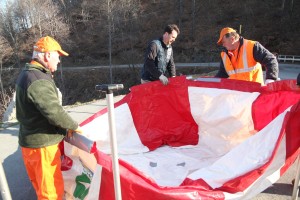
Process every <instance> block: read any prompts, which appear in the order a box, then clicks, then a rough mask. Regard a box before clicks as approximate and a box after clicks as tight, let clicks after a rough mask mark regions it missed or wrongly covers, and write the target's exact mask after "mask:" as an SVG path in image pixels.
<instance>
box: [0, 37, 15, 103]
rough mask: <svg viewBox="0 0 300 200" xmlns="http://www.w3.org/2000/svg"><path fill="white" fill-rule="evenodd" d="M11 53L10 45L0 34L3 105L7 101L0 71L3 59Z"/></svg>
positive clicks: (0, 86)
mask: <svg viewBox="0 0 300 200" xmlns="http://www.w3.org/2000/svg"><path fill="white" fill-rule="evenodd" d="M12 54H13V50H12V48H11V47H10V45H9V43H8V41H7V40H6V39H5V38H4V37H2V36H0V90H1V96H0V98H1V100H2V101H1V102H2V104H3V105H6V104H7V102H5V100H6V98H5V90H4V88H3V81H2V73H3V60H4V59H5V58H6V59H9V57H10V56H11V55H12Z"/></svg>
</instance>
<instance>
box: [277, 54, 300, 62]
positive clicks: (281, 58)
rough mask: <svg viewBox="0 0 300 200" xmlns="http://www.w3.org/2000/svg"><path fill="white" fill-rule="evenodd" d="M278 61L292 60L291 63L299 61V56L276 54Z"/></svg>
mask: <svg viewBox="0 0 300 200" xmlns="http://www.w3.org/2000/svg"><path fill="white" fill-rule="evenodd" d="M278 61H283V62H286V61H292V63H294V62H297V61H299V62H300V56H295V55H278Z"/></svg>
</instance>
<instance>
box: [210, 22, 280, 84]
mask: <svg viewBox="0 0 300 200" xmlns="http://www.w3.org/2000/svg"><path fill="white" fill-rule="evenodd" d="M217 44H218V45H222V46H223V47H224V48H225V51H223V52H221V58H222V61H221V63H220V68H219V71H218V73H217V74H216V77H219V78H230V79H238V80H245V81H253V82H258V83H261V84H262V85H264V80H263V72H262V66H263V67H265V68H266V81H265V84H268V83H270V82H274V81H276V80H278V79H279V78H278V71H279V68H278V62H277V59H276V57H275V56H274V55H273V54H272V53H270V52H269V51H268V50H267V49H266V48H265V47H263V46H262V45H261V44H260V43H259V42H256V41H252V40H247V39H244V38H243V37H241V36H240V35H239V34H238V33H237V32H236V30H234V29H233V28H230V27H226V28H223V29H222V30H221V33H220V37H219V40H218V42H217Z"/></svg>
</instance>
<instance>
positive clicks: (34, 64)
mask: <svg viewBox="0 0 300 200" xmlns="http://www.w3.org/2000/svg"><path fill="white" fill-rule="evenodd" d="M30 68H31V69H37V70H40V71H42V72H44V73H47V74H51V72H50V70H49V69H47V68H45V67H44V66H43V65H42V64H41V63H40V62H38V61H37V60H35V59H34V60H32V61H31V62H30V63H29V64H28V65H26V69H30Z"/></svg>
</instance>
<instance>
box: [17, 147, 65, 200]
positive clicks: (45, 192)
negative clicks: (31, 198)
mask: <svg viewBox="0 0 300 200" xmlns="http://www.w3.org/2000/svg"><path fill="white" fill-rule="evenodd" d="M22 155H23V159H24V164H25V167H26V170H27V173H28V176H29V179H30V181H31V183H32V185H33V187H34V189H35V191H36V195H37V197H38V200H46V199H49V200H61V199H62V198H63V195H64V181H63V177H62V172H61V169H60V167H61V158H60V157H61V153H60V150H59V148H58V144H55V145H52V146H47V147H43V148H36V149H35V148H25V147H22Z"/></svg>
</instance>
